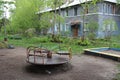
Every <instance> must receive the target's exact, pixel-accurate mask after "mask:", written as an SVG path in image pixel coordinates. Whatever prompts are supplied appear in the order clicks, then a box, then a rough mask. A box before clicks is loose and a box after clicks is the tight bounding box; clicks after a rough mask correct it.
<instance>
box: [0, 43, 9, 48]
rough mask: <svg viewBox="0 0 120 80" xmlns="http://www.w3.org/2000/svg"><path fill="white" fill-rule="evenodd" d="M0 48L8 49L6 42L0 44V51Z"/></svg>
mask: <svg viewBox="0 0 120 80" xmlns="http://www.w3.org/2000/svg"><path fill="white" fill-rule="evenodd" d="M1 48H8V44H7V42H0V49H1Z"/></svg>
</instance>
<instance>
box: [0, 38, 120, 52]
mask: <svg viewBox="0 0 120 80" xmlns="http://www.w3.org/2000/svg"><path fill="white" fill-rule="evenodd" d="M17 38H18V37H17ZM3 39H4V37H3V36H0V41H3ZM60 40H61V41H62V42H61V43H59V42H51V37H49V36H37V37H31V38H25V37H20V39H19V38H18V39H14V38H11V36H8V43H9V44H12V45H14V46H16V47H25V48H26V47H28V46H37V47H44V48H47V49H50V50H57V49H60V47H63V46H66V47H67V48H68V47H71V48H72V52H73V53H74V54H81V53H83V50H84V49H86V48H96V47H114V48H120V45H119V38H118V37H117V38H112V39H111V40H110V41H109V40H108V41H106V40H104V39H97V40H91V41H90V40H85V41H84V42H82V41H81V40H80V39H79V38H77V39H74V38H66V37H62V38H60ZM81 42H82V43H81ZM80 43H81V44H80ZM67 48H64V49H67Z"/></svg>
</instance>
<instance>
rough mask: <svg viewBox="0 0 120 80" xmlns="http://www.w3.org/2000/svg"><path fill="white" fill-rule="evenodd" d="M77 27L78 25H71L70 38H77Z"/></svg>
mask: <svg viewBox="0 0 120 80" xmlns="http://www.w3.org/2000/svg"><path fill="white" fill-rule="evenodd" d="M79 26H80V24H74V25H71V30H72V36H73V37H78V34H79Z"/></svg>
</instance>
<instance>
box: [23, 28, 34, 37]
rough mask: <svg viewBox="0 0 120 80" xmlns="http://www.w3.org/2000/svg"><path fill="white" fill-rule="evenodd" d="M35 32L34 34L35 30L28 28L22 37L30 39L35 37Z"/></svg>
mask: <svg viewBox="0 0 120 80" xmlns="http://www.w3.org/2000/svg"><path fill="white" fill-rule="evenodd" d="M35 32H36V30H35V28H29V29H28V30H26V31H25V33H24V36H25V37H29V38H31V37H33V36H34V35H35Z"/></svg>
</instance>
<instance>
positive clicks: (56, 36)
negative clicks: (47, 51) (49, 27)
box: [50, 35, 63, 43]
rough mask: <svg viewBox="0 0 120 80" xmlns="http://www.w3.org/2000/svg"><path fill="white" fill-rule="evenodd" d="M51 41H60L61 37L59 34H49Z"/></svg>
mask: <svg viewBox="0 0 120 80" xmlns="http://www.w3.org/2000/svg"><path fill="white" fill-rule="evenodd" d="M50 41H51V42H57V43H62V42H63V41H62V37H61V36H60V35H52V36H51V39H50Z"/></svg>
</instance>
